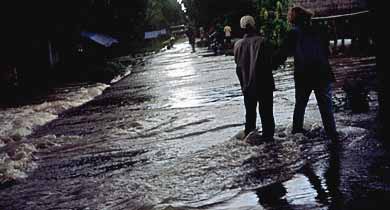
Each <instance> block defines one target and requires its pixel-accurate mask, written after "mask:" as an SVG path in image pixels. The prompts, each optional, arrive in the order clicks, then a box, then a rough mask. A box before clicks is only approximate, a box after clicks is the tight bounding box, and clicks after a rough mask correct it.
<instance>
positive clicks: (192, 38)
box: [186, 27, 195, 52]
mask: <svg viewBox="0 0 390 210" xmlns="http://www.w3.org/2000/svg"><path fill="white" fill-rule="evenodd" d="M186 35H187V37H188V41H189V43H190V45H191V48H192V52H195V31H194V29H193V28H192V27H188V29H187V31H186Z"/></svg>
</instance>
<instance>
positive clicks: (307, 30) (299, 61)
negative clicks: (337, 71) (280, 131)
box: [274, 7, 338, 140]
mask: <svg viewBox="0 0 390 210" xmlns="http://www.w3.org/2000/svg"><path fill="white" fill-rule="evenodd" d="M312 16H313V13H312V12H310V11H308V10H306V9H304V8H302V7H293V8H292V9H290V11H289V16H288V18H289V22H290V23H291V24H292V26H293V27H292V29H291V30H290V31H289V33H288V35H287V39H286V40H285V43H284V46H283V47H282V49H281V50H280V52H279V53H278V54H277V55H276V56H275V58H274V61H275V60H278V59H280V60H279V61H277V62H278V63H284V61H285V60H286V58H287V56H294V67H295V68H294V81H295V108H294V116H293V129H292V133H303V132H304V129H303V124H304V115H305V110H306V106H307V103H308V100H309V97H310V94H311V92H312V91H314V94H315V96H316V99H317V103H318V107H319V109H320V114H321V118H322V123H323V125H324V128H325V132H326V134H327V135H328V137H329V138H331V139H332V140H336V139H338V134H337V131H336V124H335V119H334V116H333V105H332V94H331V83H333V82H334V81H335V77H334V74H333V72H332V69H331V66H330V63H329V54H330V53H329V39H328V37H327V36H326V31H325V30H321V27H320V26H319V25H314V24H313V23H312V21H311V18H312Z"/></svg>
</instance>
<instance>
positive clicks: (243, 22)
mask: <svg viewBox="0 0 390 210" xmlns="http://www.w3.org/2000/svg"><path fill="white" fill-rule="evenodd" d="M248 25H249V26H251V27H253V28H255V25H256V23H255V19H254V18H253V17H252V16H250V15H245V16H244V17H242V18H241V20H240V26H241V28H244V29H245V28H246V27H247V26H248Z"/></svg>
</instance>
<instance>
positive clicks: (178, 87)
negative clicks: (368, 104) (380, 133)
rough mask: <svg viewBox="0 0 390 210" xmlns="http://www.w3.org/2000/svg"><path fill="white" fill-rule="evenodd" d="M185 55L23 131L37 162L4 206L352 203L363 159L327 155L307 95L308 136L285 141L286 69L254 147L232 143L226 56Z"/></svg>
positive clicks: (236, 117)
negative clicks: (269, 137)
mask: <svg viewBox="0 0 390 210" xmlns="http://www.w3.org/2000/svg"><path fill="white" fill-rule="evenodd" d="M190 52H191V50H190V48H189V45H188V44H187V43H183V44H177V45H176V46H175V47H174V48H173V49H172V50H169V51H165V52H162V53H160V54H157V55H155V56H154V57H152V58H151V59H149V60H148V62H147V63H146V64H145V65H144V66H140V67H138V68H136V69H134V70H133V73H132V74H131V75H130V76H129V77H127V78H125V79H123V80H121V81H120V82H118V83H116V84H115V85H113V86H112V87H110V88H108V89H106V90H105V92H104V94H103V95H101V96H99V97H97V98H96V99H95V100H93V101H91V102H89V103H87V104H85V105H82V106H81V107H79V108H76V109H71V110H68V111H66V112H65V113H63V114H62V115H60V116H59V118H58V119H57V120H55V121H53V122H51V123H49V124H47V125H46V126H44V127H42V128H41V129H39V130H38V131H36V132H35V133H33V134H32V135H31V136H29V138H28V139H26V140H25V141H27V142H28V143H29V144H33V145H35V147H36V148H38V149H37V151H36V152H35V153H34V164H35V167H34V168H33V170H30V171H28V177H26V178H25V179H20V180H17V182H16V183H14V184H12V185H10V186H6V187H4V188H3V189H1V191H0V207H1V209H53V208H54V209H215V210H216V209H219V210H221V209H232V210H233V209H332V208H333V207H334V205H336V206H343V205H346V204H344V203H343V202H348V201H349V200H352V201H353V200H354V199H355V197H354V195H352V194H353V193H354V187H353V186H352V185H351V183H350V182H349V180H350V178H351V177H353V178H354V180H355V181H356V182H357V183H362V182H363V180H364V179H365V178H367V177H369V176H370V173H371V172H370V171H369V169H370V166H371V163H367V165H364V164H359V162H360V161H362V160H363V159H361V157H356V156H353V155H346V154H350V153H348V151H349V150H343V149H339V150H336V151H338V152H335V153H331V152H329V151H330V150H329V148H328V147H327V141H326V140H324V139H325V138H324V137H323V133H322V130H321V128H320V125H321V123H320V122H321V121H320V116H319V113H318V111H317V107H316V102H315V99H314V98H313V97H312V98H311V100H310V102H309V105H308V109H307V114H306V116H307V117H306V122H307V123H306V124H307V125H308V129H311V132H310V133H309V136H302V135H295V136H292V135H290V134H289V127H290V126H289V125H290V124H291V116H292V111H293V105H294V94H293V93H294V89H293V82H292V71H291V66H286V68H284V69H283V70H278V71H276V72H275V79H276V84H277V91H276V92H275V109H274V110H275V118H276V123H277V125H278V128H277V130H278V134H277V138H276V141H275V142H273V143H261V144H260V145H256V146H253V145H250V144H248V143H246V142H244V141H242V140H241V139H240V131H241V130H242V128H243V123H244V108H243V107H244V106H243V100H242V96H241V92H240V87H239V83H238V80H237V78H236V75H235V65H234V61H233V58H232V57H229V56H210V55H209V53H208V52H207V51H206V49H199V50H198V52H197V53H190ZM370 116H371V115H370V114H366V115H361V116H359V117H360V118H359V119H367V120H366V121H369V119H370ZM338 119H340V122H341V124H342V125H341V126H340V131H341V133H342V135H343V137H344V138H345V141H344V143H343V145H346V146H347V147H349V146H351V145H352V146H351V147H352V148H368V147H367V144H366V142H367V141H366V140H367V139H368V138H369V137H368V135H369V134H368V131H367V130H366V129H364V128H359V125H358V123H355V124H354V123H353V120H352V121H351V120H350V116H346V115H344V114H340V116H338ZM356 121H359V120H358V119H356ZM360 121H361V120H360ZM360 121H359V122H360ZM351 122H352V123H351ZM259 126H260V123H259ZM260 127H261V126H260ZM360 127H362V126H360ZM253 138H256V136H253ZM370 144H373V143H370ZM374 145H375V144H374ZM374 148H377V147H374ZM362 151H365V152H366V153H368V152H370V150H366V149H363V150H362ZM362 151H361V154H364V152H362ZM367 151H368V152H367ZM351 154H355V153H353V152H351ZM368 154H371V153H368ZM368 154H367V156H368V157H371V156H369V155H368ZM384 155H385V153H384V152H382V153H380V152H379V153H378V156H384ZM342 158H344V159H345V158H346V159H347V161H346V163H344V161H340V160H341V159H342ZM348 158H349V159H352V160H348ZM369 159H370V158H367V160H369ZM375 160H377V159H376V158H374V157H372V162H374V163H375ZM343 164H347V166H345V165H343ZM344 167H348V168H351V171H348V170H344V171H342V170H340V169H339V168H344ZM355 172H356V173H357V174H354V173H355ZM370 177H371V176H370ZM372 182H373V183H377V182H379V181H378V180H377V179H376V178H373V181H372ZM379 183H380V182H379ZM370 186H371V185H370ZM375 186H377V185H375ZM359 189H361V188H359ZM363 190H364V189H363ZM342 195H343V196H346V198H343V197H342ZM335 209H338V208H335Z"/></svg>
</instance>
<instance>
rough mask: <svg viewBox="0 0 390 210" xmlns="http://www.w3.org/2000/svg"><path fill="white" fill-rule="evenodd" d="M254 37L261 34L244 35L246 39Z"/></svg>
mask: <svg viewBox="0 0 390 210" xmlns="http://www.w3.org/2000/svg"><path fill="white" fill-rule="evenodd" d="M254 36H259V34H257V33H247V34H244V39H245V38H249V37H254Z"/></svg>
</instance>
